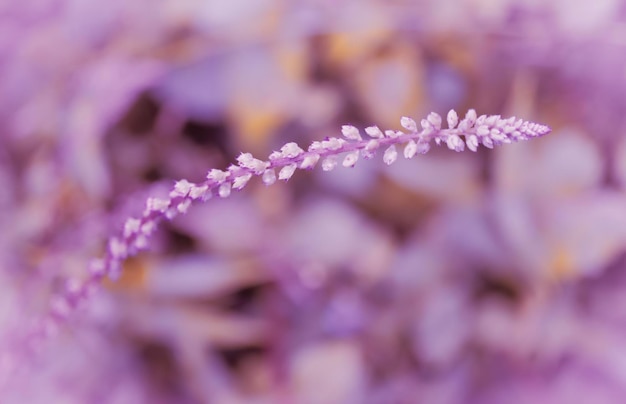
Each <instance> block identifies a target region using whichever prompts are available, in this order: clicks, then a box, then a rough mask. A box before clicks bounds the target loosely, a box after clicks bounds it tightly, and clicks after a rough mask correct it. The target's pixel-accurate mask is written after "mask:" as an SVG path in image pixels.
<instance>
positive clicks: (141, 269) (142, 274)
mask: <svg viewBox="0 0 626 404" xmlns="http://www.w3.org/2000/svg"><path fill="white" fill-rule="evenodd" d="M149 267H150V265H149V263H148V262H147V260H146V259H145V258H143V257H142V256H136V257H131V258H128V259H127V260H126V261H124V262H123V264H122V275H121V276H120V279H118V280H117V281H115V282H113V281H111V280H109V279H108V278H105V279H104V282H103V283H104V287H106V288H107V289H111V290H139V289H143V287H144V286H145V283H146V278H147V274H148V270H149Z"/></svg>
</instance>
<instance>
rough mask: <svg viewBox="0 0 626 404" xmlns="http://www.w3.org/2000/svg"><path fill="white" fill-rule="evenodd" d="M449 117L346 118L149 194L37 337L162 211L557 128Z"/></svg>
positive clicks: (114, 267) (130, 250)
mask: <svg viewBox="0 0 626 404" xmlns="http://www.w3.org/2000/svg"><path fill="white" fill-rule="evenodd" d="M446 120H447V124H448V128H447V129H444V128H442V118H441V116H440V115H439V114H437V113H434V112H433V113H430V114H429V115H428V116H427V117H426V118H425V119H422V120H421V122H420V126H418V124H417V123H416V122H415V121H414V120H413V119H411V118H408V117H403V118H402V119H401V121H400V124H401V126H402V127H403V128H404V129H405V131H401V130H385V131H383V130H381V129H380V128H378V127H377V126H370V127H367V128H365V134H366V136H365V137H364V136H362V135H361V132H360V131H359V129H357V128H356V127H354V126H352V125H344V126H343V127H342V130H341V132H342V134H343V138H339V137H329V138H327V139H325V140H322V141H315V142H313V143H312V144H311V145H310V146H309V147H308V149H307V150H306V151H305V150H304V149H302V148H300V147H299V146H298V145H297V144H296V143H293V142H290V143H287V144H285V145H284V146H283V147H281V149H280V150H279V151H275V152H273V153H271V154H270V156H269V158H268V160H260V159H257V158H255V157H253V156H252V154H250V153H242V154H240V155H239V157H238V158H237V164H233V165H231V166H230V167H229V168H228V169H227V170H225V171H222V170H218V169H211V170H210V171H209V172H208V174H207V176H206V181H204V182H202V183H200V184H194V183H191V182H189V181H187V180H185V179H182V180H180V181H177V182H176V183H175V185H174V188H173V189H172V190H171V192H170V193H169V198H167V199H159V198H150V199H148V201H147V203H146V208H145V210H144V212H143V215H142V216H141V217H139V218H129V219H128V220H127V221H126V223H125V225H124V229H123V231H122V233H121V235H118V236H115V237H112V238H111V239H110V240H109V242H108V248H107V251H106V253H105V256H104V257H103V258H98V259H93V260H92V261H91V262H90V263H89V267H88V268H89V276H88V277H87V278H86V279H85V280H83V281H79V280H76V279H71V280H69V281H68V282H67V289H66V293H65V294H64V295H62V296H58V297H56V298H55V299H53V302H52V304H51V310H50V313H49V315H48V316H47V318H46V319H45V320H44V321H43V322H42V323H41V324H39V326H38V328H37V329H36V330H35V331H34V333H33V334H32V335H31V337H35V338H37V337H44V336H46V335H49V334H50V333H52V332H54V330H56V328H57V327H58V325H59V323H60V322H62V321H63V320H64V319H66V318H67V317H68V316H69V314H70V313H71V310H72V309H74V308H76V307H77V306H78V304H79V303H80V302H81V301H82V300H84V299H86V298H87V297H88V295H89V294H90V293H91V292H92V291H93V290H94V289H95V288H96V287H97V286H98V285H99V284H100V282H101V281H102V279H103V278H104V277H107V276H108V277H109V278H110V279H113V280H115V279H117V278H118V277H119V275H120V272H121V268H122V262H123V261H124V260H125V259H126V258H128V257H130V256H132V255H134V254H136V253H137V252H138V251H140V250H143V249H146V248H147V247H148V242H149V238H150V236H151V235H152V234H153V232H154V231H155V229H156V226H157V224H158V222H159V221H160V220H161V219H163V218H165V219H168V220H171V219H173V218H174V217H176V216H177V215H179V214H182V213H186V212H187V210H188V209H189V208H190V206H191V204H192V203H193V202H195V201H202V202H204V201H207V200H209V199H210V198H212V197H213V196H214V195H216V196H218V197H220V198H226V197H228V196H229V195H230V194H231V191H232V189H235V190H241V189H242V188H243V187H245V186H246V184H247V183H248V182H249V181H250V179H251V178H252V177H253V176H259V177H261V179H262V181H263V183H264V184H265V185H272V184H273V183H275V182H276V181H277V180H282V181H287V180H289V179H290V178H291V177H292V176H293V174H294V173H295V171H296V170H297V169H302V170H310V169H313V168H314V167H315V166H316V165H317V164H318V162H320V161H321V166H322V170H324V171H332V170H333V169H334V168H335V167H336V166H337V165H338V163H339V161H341V165H342V166H344V167H353V166H354V165H355V164H356V163H357V162H358V160H359V158H364V159H370V158H372V157H373V156H374V155H375V153H376V152H377V151H378V150H380V149H384V152H383V161H384V162H385V164H387V165H390V164H392V163H394V162H395V161H396V160H397V158H398V148H399V147H402V148H403V155H404V157H405V158H407V159H410V158H413V157H414V156H415V155H416V154H425V153H427V152H428V151H429V150H430V147H431V142H433V141H434V142H435V144H436V145H442V144H445V145H446V146H447V147H448V148H449V149H450V150H454V151H457V152H460V151H463V150H464V149H465V147H466V146H467V148H468V149H469V150H471V151H474V152H476V151H477V149H478V146H479V145H481V144H482V145H483V146H485V147H487V148H493V147H494V146H495V145H499V144H506V143H512V142H515V141H519V140H527V139H531V138H534V137H539V136H543V135H545V134H548V133H549V132H550V128H549V127H548V126H545V125H541V124H538V123H533V122H528V121H524V120H523V119H517V118H515V117H511V118H506V119H505V118H501V117H500V116H499V115H491V116H488V115H481V116H477V114H476V111H475V110H473V109H470V110H469V111H468V112H467V113H466V115H465V118H464V119H462V120H460V121H459V117H458V115H457V113H456V112H455V111H454V110H450V111H449V112H448V114H447V119H446Z"/></svg>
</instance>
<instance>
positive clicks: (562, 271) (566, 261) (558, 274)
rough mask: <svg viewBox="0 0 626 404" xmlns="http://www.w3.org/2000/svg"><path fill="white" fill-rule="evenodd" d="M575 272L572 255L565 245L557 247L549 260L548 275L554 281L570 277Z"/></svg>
mask: <svg viewBox="0 0 626 404" xmlns="http://www.w3.org/2000/svg"><path fill="white" fill-rule="evenodd" d="M575 274H576V271H575V268H574V257H573V256H572V254H571V253H570V252H569V250H568V249H567V248H565V247H562V246H561V247H557V248H556V249H555V251H554V255H553V256H552V259H551V261H550V266H549V276H550V278H552V279H553V280H555V281H562V280H567V279H571V278H572V277H574V276H575Z"/></svg>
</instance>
